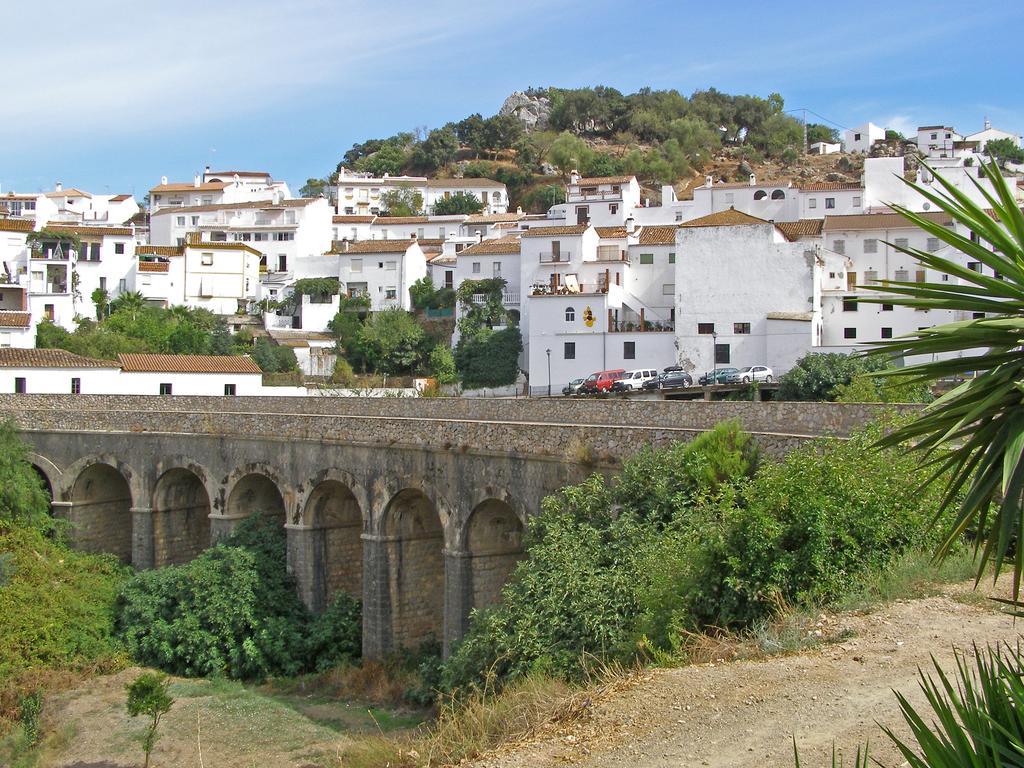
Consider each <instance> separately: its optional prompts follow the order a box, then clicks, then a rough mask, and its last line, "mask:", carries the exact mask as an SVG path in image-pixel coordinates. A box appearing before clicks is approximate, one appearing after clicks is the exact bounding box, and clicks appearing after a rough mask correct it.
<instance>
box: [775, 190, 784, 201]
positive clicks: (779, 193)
mask: <svg viewBox="0 0 1024 768" xmlns="http://www.w3.org/2000/svg"><path fill="white" fill-rule="evenodd" d="M785 199H786V193H785V192H783V191H782V190H781V189H776V190H775V191H774V192H772V200H785Z"/></svg>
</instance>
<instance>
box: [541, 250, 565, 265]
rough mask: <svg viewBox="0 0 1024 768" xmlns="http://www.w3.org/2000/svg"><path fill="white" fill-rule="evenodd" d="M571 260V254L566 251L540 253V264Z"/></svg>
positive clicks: (561, 262)
mask: <svg viewBox="0 0 1024 768" xmlns="http://www.w3.org/2000/svg"><path fill="white" fill-rule="evenodd" d="M570 261H572V254H571V253H569V252H568V251H559V252H558V253H542V254H541V255H540V263H541V264H568V263H569V262H570Z"/></svg>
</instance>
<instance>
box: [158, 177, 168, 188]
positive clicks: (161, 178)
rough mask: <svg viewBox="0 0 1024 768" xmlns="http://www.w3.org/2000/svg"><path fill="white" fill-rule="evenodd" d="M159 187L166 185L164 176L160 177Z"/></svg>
mask: <svg viewBox="0 0 1024 768" xmlns="http://www.w3.org/2000/svg"><path fill="white" fill-rule="evenodd" d="M160 185H161V186H166V185H167V177H166V176H161V177H160Z"/></svg>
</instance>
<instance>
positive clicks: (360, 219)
mask: <svg viewBox="0 0 1024 768" xmlns="http://www.w3.org/2000/svg"><path fill="white" fill-rule="evenodd" d="M376 218H377V217H376V216H332V217H331V223H332V224H372V223H373V220H374V219H376Z"/></svg>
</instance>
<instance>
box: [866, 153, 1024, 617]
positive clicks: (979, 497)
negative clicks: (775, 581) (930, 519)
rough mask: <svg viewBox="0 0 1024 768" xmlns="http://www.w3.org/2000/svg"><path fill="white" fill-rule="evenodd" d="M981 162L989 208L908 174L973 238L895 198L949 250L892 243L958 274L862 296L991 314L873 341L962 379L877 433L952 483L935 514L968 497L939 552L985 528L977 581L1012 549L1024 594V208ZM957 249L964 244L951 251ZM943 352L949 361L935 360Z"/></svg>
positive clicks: (932, 375)
mask: <svg viewBox="0 0 1024 768" xmlns="http://www.w3.org/2000/svg"><path fill="white" fill-rule="evenodd" d="M984 168H985V174H986V176H987V177H988V178H989V179H991V181H992V185H993V187H994V190H995V194H994V195H993V194H990V193H989V192H988V191H987V190H985V188H984V187H982V186H981V185H980V184H978V182H977V181H974V184H975V186H976V187H977V188H978V189H979V190H981V193H982V195H983V198H984V199H985V201H986V202H987V203H989V205H990V206H991V208H990V209H989V210H986V209H985V208H983V207H982V206H980V205H978V204H977V203H975V202H974V201H973V200H972V199H971V197H970V196H968V195H967V194H966V193H964V192H963V191H962V190H960V189H958V188H957V187H956V186H955V185H953V184H952V183H950V182H949V181H947V180H946V179H944V178H943V177H942V176H941V174H939V173H935V172H934V171H931V169H930V168H929V169H928V170H929V171H931V172H932V173H933V174H934V176H935V180H936V182H937V183H938V185H939V186H940V187H941V189H942V191H941V192H936V191H933V190H931V189H928V188H925V187H922V186H920V185H918V184H914V183H911V182H907V183H908V184H909V186H911V187H912V188H913V189H914V190H916V191H917V192H918V193H920V194H921V195H922V196H924V197H925V198H926V199H927V200H929V201H930V202H931V203H932V204H933V205H934V206H935V207H936V208H938V209H939V210H940V211H942V212H944V213H946V214H947V215H948V217H949V219H950V221H951V222H953V223H955V224H957V225H960V226H961V227H963V228H965V229H967V230H968V231H970V232H972V233H974V235H975V236H976V237H975V238H970V237H965V236H964V235H962V234H959V233H958V232H956V231H955V230H954V229H952V228H950V227H949V226H946V225H945V224H944V223H941V222H939V221H934V220H932V218H925V217H924V216H922V215H920V214H917V213H914V212H913V211H910V210H907V209H906V208H902V207H900V206H896V205H894V206H892V207H893V209H894V210H895V211H897V212H898V213H899V214H901V215H902V216H903V217H904V218H906V219H907V220H908V221H910V222H912V223H913V224H915V225H916V226H917V227H919V228H920V229H922V230H924V231H925V232H926V233H928V234H929V235H930V236H932V237H935V238H938V239H939V240H940V241H941V242H943V243H945V244H946V245H947V246H949V248H948V249H942V250H941V251H940V252H938V253H929V252H924V251H920V250H917V249H914V248H904V247H900V246H896V245H893V244H890V245H892V247H893V248H895V249H896V250H898V251H901V252H903V253H905V254H907V255H908V256H910V257H912V258H914V259H916V260H917V261H918V262H920V263H921V264H922V265H924V266H925V267H927V268H929V269H932V270H936V271H939V272H942V273H945V274H948V275H950V276H951V277H953V278H956V280H957V282H956V283H949V282H942V283H929V282H923V283H909V282H895V281H891V282H883V283H881V284H879V285H871V286H864V287H865V288H867V289H868V290H872V291H876V292H879V293H880V294H884V295H879V296H874V297H872V298H864V299H862V301H866V302H871V303H886V304H898V305H900V306H905V307H911V308H914V309H936V310H951V311H953V312H963V313H969V314H970V313H979V312H982V313H986V314H987V316H986V317H983V318H979V319H974V320H960V321H956V322H951V323H947V324H945V325H940V326H936V327H934V328H926V329H923V330H920V331H917V332H915V333H910V334H907V335H905V336H902V337H900V338H896V339H892V340H891V341H889V340H887V341H883V342H879V343H877V344H875V345H873V346H874V347H875V349H873V350H872V352H871V354H875V355H886V356H889V357H903V358H908V357H923V358H928V357H932V358H933V359H932V360H931V361H929V362H922V363H918V364H915V365H909V366H907V367H905V368H903V369H899V370H898V371H896V372H894V373H895V374H896V375H900V376H906V377H908V380H911V381H915V382H921V381H934V380H936V379H942V378H951V377H956V378H964V379H965V381H964V383H962V384H960V385H959V386H957V387H956V388H955V389H953V390H952V391H950V392H948V393H946V394H945V395H943V396H942V397H940V398H939V399H938V400H936V401H935V402H933V403H931V404H930V405H929V406H927V407H926V408H925V409H924V411H923V412H922V414H921V415H920V416H918V417H917V418H916V419H915V420H913V421H912V422H910V423H908V424H906V425H905V426H902V427H901V428H899V429H896V430H895V431H893V432H892V433H891V434H889V435H887V436H886V437H884V438H883V439H882V440H880V441H879V445H880V446H893V445H906V446H908V448H909V450H913V451H918V452H920V453H921V455H922V465H923V466H927V467H930V468H931V470H930V471H931V474H930V475H929V477H928V480H927V481H926V484H928V483H932V482H936V481H939V480H940V479H945V482H946V483H947V487H946V493H945V494H944V497H943V504H942V508H940V509H939V510H938V514H937V515H936V519H938V518H939V517H940V516H941V515H942V513H943V512H945V511H946V510H947V509H948V508H949V507H951V506H953V505H954V504H958V505H959V508H958V510H957V514H956V515H955V519H954V522H953V524H952V525H951V527H950V529H949V530H948V531H947V535H946V538H945V540H944V542H943V544H942V545H941V546H940V547H939V550H938V552H937V553H936V555H937V557H940V558H941V557H944V556H945V555H946V553H948V552H949V550H950V548H951V547H952V545H953V544H954V543H955V542H956V541H957V540H958V539H959V538H960V537H961V536H962V535H963V533H964V532H966V531H968V530H971V529H974V530H976V531H977V533H978V542H977V543H978V550H977V551H978V552H979V553H980V557H979V564H978V578H979V579H980V578H981V575H982V573H983V572H984V570H985V567H986V565H987V564H988V563H989V562H994V564H995V575H996V576H998V575H999V570H1000V567H1001V566H1002V564H1003V563H1004V562H1005V561H1006V559H1007V556H1008V555H1009V554H1010V553H1011V552H1014V553H1015V556H1014V558H1013V597H1014V600H1015V601H1016V600H1018V599H1019V596H1020V586H1021V576H1022V570H1024V547H1021V546H1020V545H1019V544H1020V542H1019V539H1020V535H1021V527H1022V519H1024V503H1022V502H1024V460H1022V456H1024V350H1022V348H1024V214H1022V213H1021V210H1020V208H1019V207H1018V204H1017V202H1016V200H1015V198H1014V193H1013V190H1012V189H1011V188H1010V186H1009V184H1008V183H1007V182H1006V180H1005V179H1004V178H1003V176H1002V174H1001V173H1000V171H999V168H998V166H997V165H996V163H994V162H990V163H986V164H984ZM972 181H973V179H972ZM933 218H934V217H933ZM986 244H988V245H986ZM950 249H953V250H954V251H955V252H956V253H955V254H950V253H949V250H950ZM959 255H963V256H966V257H967V258H968V259H970V260H971V261H977V262H979V263H980V264H982V265H984V266H985V267H988V268H989V269H991V270H992V271H993V272H995V273H997V275H998V276H993V275H984V274H982V273H981V272H980V271H975V270H972V269H968V268H966V267H965V266H964V265H963V264H961V263H960V262H959V260H954V259H956V257H957V256H959ZM936 356H942V359H934V358H935V357H936ZM882 375H885V374H882Z"/></svg>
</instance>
